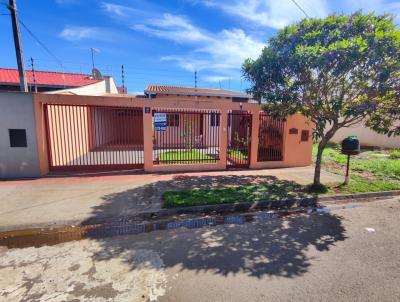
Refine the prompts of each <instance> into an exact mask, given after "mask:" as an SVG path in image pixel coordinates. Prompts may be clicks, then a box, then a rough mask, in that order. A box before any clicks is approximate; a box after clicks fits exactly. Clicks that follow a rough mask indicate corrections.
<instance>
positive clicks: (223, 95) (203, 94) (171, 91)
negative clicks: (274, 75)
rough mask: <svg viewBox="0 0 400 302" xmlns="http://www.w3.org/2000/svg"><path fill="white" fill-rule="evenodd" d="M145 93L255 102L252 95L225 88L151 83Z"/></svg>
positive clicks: (179, 97) (164, 96)
mask: <svg viewBox="0 0 400 302" xmlns="http://www.w3.org/2000/svg"><path fill="white" fill-rule="evenodd" d="M144 93H145V95H146V96H147V97H148V98H151V99H154V98H157V99H159V98H165V99H177V98H178V99H184V98H188V97H189V98H195V99H197V100H203V101H212V100H215V101H229V102H237V103H240V102H242V103H248V102H249V103H252V102H255V101H254V100H253V99H252V97H251V95H248V94H245V93H241V92H236V91H231V90H224V89H210V88H193V87H176V86H165V85H149V86H147V87H146V88H145V90H144Z"/></svg>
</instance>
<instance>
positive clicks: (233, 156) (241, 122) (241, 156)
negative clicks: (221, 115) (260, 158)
mask: <svg viewBox="0 0 400 302" xmlns="http://www.w3.org/2000/svg"><path fill="white" fill-rule="evenodd" d="M251 119H252V115H251V113H248V112H247V111H232V112H229V113H228V130H227V135H228V148H227V157H226V158H227V162H226V166H227V168H248V167H249V166H250V143H251V125H252V121H251Z"/></svg>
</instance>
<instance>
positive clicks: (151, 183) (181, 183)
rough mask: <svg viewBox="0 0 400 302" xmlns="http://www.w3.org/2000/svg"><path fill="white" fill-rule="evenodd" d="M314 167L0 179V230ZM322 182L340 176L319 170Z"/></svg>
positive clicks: (302, 173) (77, 218)
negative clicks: (166, 193) (170, 192)
mask: <svg viewBox="0 0 400 302" xmlns="http://www.w3.org/2000/svg"><path fill="white" fill-rule="evenodd" d="M312 176H313V168H312V167H304V168H287V169H269V170H237V171H233V170H232V171H220V172H201V173H179V174H145V173H136V174H124V175H106V174H105V175H96V176H73V177H72V176H71V177H57V178H41V179H36V180H20V181H2V182H0V200H1V202H0V231H4V230H9V229H13V228H27V227H38V226H61V225H68V224H77V223H81V222H84V221H87V220H91V219H93V218H99V219H103V218H109V217H117V216H131V215H135V214H137V213H141V212H152V211H154V210H157V209H160V208H161V206H162V200H161V195H162V193H163V192H164V191H165V190H167V189H178V188H183V189H184V188H186V189H191V188H206V187H221V186H229V185H234V184H236V185H243V184H246V183H254V182H255V181H257V180H260V179H261V180H262V179H265V178H268V179H269V180H275V179H276V180H277V181H278V180H279V179H280V180H286V181H295V182H297V183H301V184H307V183H310V182H311V180H312ZM322 179H323V181H324V182H332V181H338V180H340V178H338V176H337V175H333V174H329V173H323V175H322Z"/></svg>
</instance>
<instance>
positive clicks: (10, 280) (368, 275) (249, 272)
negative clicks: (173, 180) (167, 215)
mask: <svg viewBox="0 0 400 302" xmlns="http://www.w3.org/2000/svg"><path fill="white" fill-rule="evenodd" d="M399 217H400V199H399V198H392V199H386V200H377V201H370V202H361V203H354V204H346V206H343V207H342V206H341V205H335V206H331V207H329V208H327V210H326V211H321V212H319V213H312V214H300V215H292V216H288V217H284V218H277V219H271V220H266V221H255V222H248V223H243V224H227V225H219V226H213V227H203V228H200V229H187V228H178V229H174V230H165V231H155V232H151V233H143V234H139V235H127V236H118V237H112V238H102V239H85V240H80V241H72V242H68V243H63V244H58V245H54V246H43V247H40V248H34V247H29V248H24V249H7V248H5V247H0V301H171V302H176V301H193V302H194V301H400V287H399V284H400V252H399V250H400V249H399V248H400V219H399Z"/></svg>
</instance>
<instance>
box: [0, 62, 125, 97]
mask: <svg viewBox="0 0 400 302" xmlns="http://www.w3.org/2000/svg"><path fill="white" fill-rule="evenodd" d="M25 74H26V77H27V82H28V89H29V91H32V92H34V91H35V86H36V88H37V91H38V92H55V91H57V93H63V92H64V93H71V94H82V95H101V94H105V93H118V90H117V87H116V85H115V83H114V80H113V78H112V77H109V76H104V77H101V78H95V77H93V76H92V75H87V74H80V73H66V72H53V71H35V72H34V75H35V76H34V77H33V72H32V71H30V70H26V71H25ZM19 85H20V83H19V74H18V70H17V69H11V68H0V91H19V87H20V86H19ZM61 91H63V92H61Z"/></svg>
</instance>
